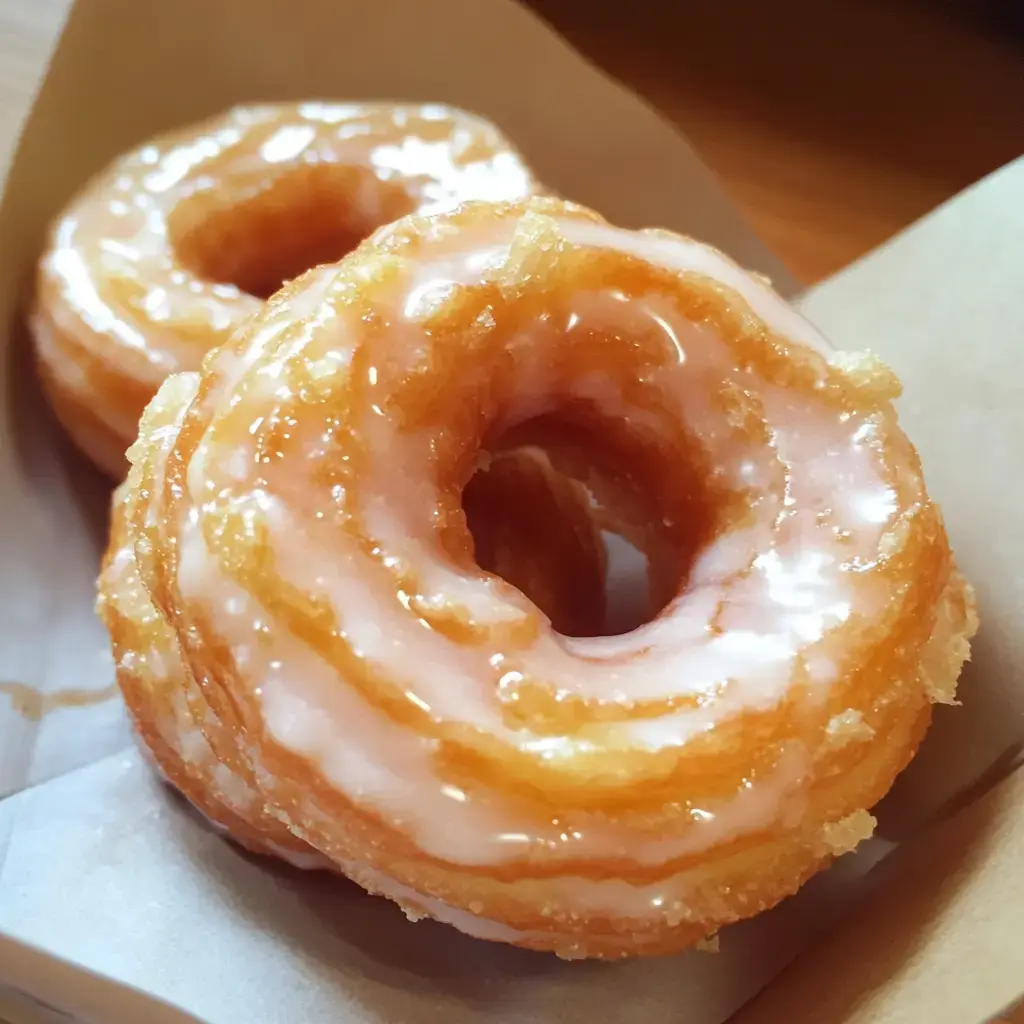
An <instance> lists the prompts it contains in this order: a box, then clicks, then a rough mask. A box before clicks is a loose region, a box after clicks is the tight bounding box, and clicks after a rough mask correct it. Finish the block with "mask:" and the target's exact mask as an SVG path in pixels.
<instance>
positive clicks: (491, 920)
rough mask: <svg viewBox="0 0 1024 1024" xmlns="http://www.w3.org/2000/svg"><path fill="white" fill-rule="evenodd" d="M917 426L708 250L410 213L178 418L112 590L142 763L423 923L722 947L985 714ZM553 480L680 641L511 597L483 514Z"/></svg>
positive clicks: (250, 834) (249, 835)
mask: <svg viewBox="0 0 1024 1024" xmlns="http://www.w3.org/2000/svg"><path fill="white" fill-rule="evenodd" d="M898 391H899V386H898V382H897V380H896V379H895V377H894V376H893V374H892V373H891V371H889V370H888V369H887V368H886V367H884V366H883V365H882V364H881V363H880V362H878V361H877V360H876V359H874V358H873V357H870V356H867V355H850V354H843V353H837V352H835V351H833V350H832V349H831V348H830V347H829V346H828V344H827V343H826V342H825V341H824V339H822V338H821V337H820V335H819V334H818V333H817V331H816V330H815V329H814V328H813V327H812V326H811V325H810V324H809V323H807V322H806V321H805V320H803V319H802V318H801V317H799V316H798V315H797V314H796V313H795V312H794V311H793V310H792V309H791V308H790V307H789V306H787V305H786V304H785V303H784V302H783V301H782V300H781V299H780V298H779V297H778V296H777V295H776V294H775V293H774V292H773V291H772V290H771V288H770V287H769V285H768V284H767V283H766V282H764V281H763V280H761V279H759V278H757V277H753V276H750V275H747V274H745V273H744V272H743V271H741V270H740V269H739V268H738V267H736V266H735V265H734V264H733V263H732V262H730V261H729V260H728V259H727V258H726V257H724V256H722V255H721V254H720V253H718V252H716V251H715V250H713V249H711V248H709V247H707V246H705V245H702V244H700V243H698V242H695V241H692V240H690V239H687V238H683V237H680V236H676V235H672V234H669V233H667V232H663V231H639V232H633V231H626V230H623V229H619V228H615V227H613V226H611V225H609V224H607V223H606V222H605V221H603V220H602V219H601V218H600V217H598V216H597V215H596V214H593V213H591V212H589V211H587V210H585V209H582V208H580V207H578V206H574V205H571V204H567V203H562V202H559V201H555V200H550V199H531V200H528V201H524V202H519V203H512V204H499V205H493V204H485V203H470V204H467V205H465V206H463V207H461V208H459V209H458V210H456V211H455V212H451V213H447V214H443V215H440V216H436V217H432V218H424V217H416V216H412V217H407V218H404V219H402V220H400V221H398V222H397V223H396V224H394V225H391V226H389V227H386V228H383V229H381V230H379V231H377V232H376V233H375V234H374V235H373V236H372V237H371V238H370V239H369V240H368V241H367V242H365V243H364V244H363V245H362V246H360V248H359V249H358V250H357V251H356V252H355V253H354V254H353V255H351V256H350V257H348V258H347V259H345V260H343V261H342V262H341V263H339V264H337V265H333V266H325V267H321V268H318V269H316V270H313V271H310V272H309V273H307V274H305V275H304V276H302V277H301V278H299V279H298V280H296V281H295V282H293V283H292V284H291V285H289V286H288V287H286V288H285V289H284V290H282V291H281V292H279V293H278V294H276V295H275V296H273V297H272V298H271V299H270V301H269V302H268V304H267V305H266V307H265V308H264V309H263V310H262V311H261V312H260V313H259V314H258V315H256V316H255V317H254V318H253V319H252V320H251V321H250V322H249V323H248V325H247V326H246V327H245V329H244V330H242V331H240V332H239V333H238V334H237V335H236V336H235V338H234V339H233V340H232V342H231V343H230V344H228V345H226V346H225V347H223V348H222V349H220V350H218V351H217V352H216V353H215V354H214V355H213V356H212V357H211V358H210V360H208V362H207V363H206V365H205V366H204V369H203V372H202V373H201V374H196V373H186V374H179V375H175V376H173V377H171V378H170V379H169V380H168V381H167V382H166V383H165V384H164V386H163V387H162V388H161V390H160V392H159V394H158V395H157V397H156V399H155V400H154V401H153V403H152V404H151V405H150V406H149V408H148V410H147V412H146V415H145V417H144V419H143V422H142V427H141V433H140V437H139V440H138V442H137V443H136V444H135V446H134V447H133V448H132V450H131V452H130V457H131V461H132V464H133V465H132V470H131V473H130V475H129V477H128V480H127V481H126V483H125V484H124V485H123V486H122V487H121V489H120V491H119V493H118V498H117V501H116V507H115V523H114V534H113V538H112V542H111V548H110V551H109V554H108V559H107V563H106V566H105V569H104V574H103V577H102V579H101V585H100V590H101V598H100V610H101V612H102V614H103V616H104V618H105V621H106V622H107V625H108V627H109V629H110V632H111V636H112V639H113V644H114V650H115V655H116V659H117V664H118V678H119V681H120V683H121V686H122V688H123V690H124V692H125V695H126V699H127V702H128V704H129V707H130V709H131V711H132V714H133V716H134V718H135V720H136V724H137V725H138V727H139V730H140V733H141V735H142V738H143V740H144V742H145V743H146V744H147V745H148V746H149V748H150V749H151V751H152V752H153V754H154V756H155V758H156V760H157V761H158V762H159V763H160V765H161V767H162V769H163V771H164V772H165V773H166V774H167V775H168V777H169V778H170V779H171V780H172V781H173V782H175V784H177V785H179V786H180V787H181V788H182V789H183V791H185V793H186V794H187V795H189V796H190V797H191V798H192V799H193V800H194V801H195V802H197V803H198V804H199V805H200V807H201V808H202V809H203V810H204V811H205V812H206V813H207V814H208V815H209V816H210V817H211V818H213V819H214V820H215V821H218V822H220V823H221V824H222V825H224V826H225V827H226V828H228V830H229V831H230V832H232V834H234V835H236V836H237V837H239V838H240V840H241V841H243V842H246V843H247V844H248V845H250V846H252V847H253V848H255V849H262V850H264V851H266V850H281V849H283V850H285V852H286V854H289V855H292V856H300V855H309V854H311V855H313V856H314V857H315V858H316V860H315V862H316V863H327V864H330V865H331V866H333V867H334V868H335V869H336V870H340V871H343V872H345V873H346V874H348V875H350V876H351V877H352V878H354V879H355V880H356V881H357V882H359V883H360V884H362V885H364V886H365V887H366V888H368V889H370V890H371V891H374V892H380V893H383V894H384V895H386V896H389V897H390V898H392V899H395V900H396V901H398V902H399V903H401V904H402V905H403V906H404V907H405V908H406V910H407V912H408V913H409V914H410V916H414V917H415V916H431V917H435V918H438V919H440V920H444V921H448V922H449V923H451V924H454V925H455V926H456V927H459V928H461V929H463V930H464V931H466V932H468V933H470V934H474V935H479V936H482V937H485V938H493V939H498V940H501V941H508V942H514V943H517V944H520V945H525V946H530V947H533V948H538V949H549V950H554V951H556V952H558V953H559V954H560V955H562V956H567V957H578V956H602V957H615V956H623V955H630V954H637V953H660V952H667V951H671V950H676V949H681V948H685V947H687V946H691V945H693V944H695V943H697V942H698V941H700V940H702V939H703V938H704V937H706V936H709V935H713V934H714V933H715V932H716V931H717V930H718V928H720V927H721V926H723V925H725V924H728V923H730V922H732V921H735V920H738V919H740V918H744V917H749V916H751V915H753V914H756V913H758V912H760V911H761V910H763V909H765V908H767V907H769V906H771V905H773V904H774V903H776V902H778V901H779V900H780V899H782V898H784V897H785V896H787V895H789V894H791V893H793V892H794V891H795V890H796V889H797V888H798V887H799V886H800V885H801V884H802V883H803V882H804V881H805V880H806V879H807V878H808V877H809V876H810V875H812V874H813V873H814V872H815V871H817V870H819V869H820V868H821V867H823V866H824V865H826V864H827V863H828V862H829V861H830V859H831V858H832V857H834V856H836V855H837V854H839V853H842V852H845V851H846V850H848V849H852V848H853V847H854V846H856V844H857V842H859V841H860V840H861V839H863V838H865V837H866V836H867V835H869V834H870V832H871V828H872V819H871V816H870V814H869V813H868V809H869V808H870V807H871V806H872V805H873V804H874V803H875V802H877V801H878V800H879V799H880V798H881V797H882V796H883V795H884V793H885V792H886V791H887V790H888V788H889V786H890V785H891V783H892V781H893V779H894V778H895V776H896V774H897V773H898V772H899V771H900V770H901V769H902V768H903V766H904V765H905V764H906V763H907V761H908V760H909V759H910V758H911V757H912V756H913V753H914V751H915V749H916V747H917V745H918V743H919V742H920V739H921V737H922V736H923V734H924V732H925V730H926V728H927V725H928V722H929V719H930V713H931V704H932V702H933V701H936V700H946V701H949V700H952V699H953V692H954V688H955V683H956V679H957V676H958V674H959V671H960V667H961V665H962V663H963V662H964V660H965V659H966V658H967V656H968V652H969V645H968V640H969V637H970V635H971V634H972V633H973V631H974V629H975V626H976V620H975V616H974V611H973V599H972V595H971V591H970V588H969V587H968V586H967V584H966V583H965V582H964V581H963V579H962V577H961V576H960V575H959V573H958V572H957V570H956V566H955V563H954V560H953V556H952V554H951V552H950V549H949V545H948V542H947V539H946V535H945V532H944V529H943V525H942V520H941V516H940V513H939V510H938V508H937V507H936V506H935V504H934V503H933V502H932V501H931V500H930V499H929V497H928V494H927V491H926V488H925V485H924V481H923V479H922V476H921V471H920V466H919V462H918V459H917V455H916V453H915V451H914V449H913V447H912V445H911V444H910V442H909V441H908V440H907V438H906V437H905V435H904V434H903V433H902V431H901V430H900V428H899V426H898V423H897V420H896V415H895V412H894V409H893V406H892V399H893V398H894V397H895V396H896V395H897V394H898ZM531 451H532V452H541V453H542V456H541V457H540V458H541V462H542V464H543V467H544V468H543V471H540V470H537V465H540V464H531V465H532V466H533V468H526V469H524V468H523V467H522V466H520V469H519V470H517V472H518V471H522V472H523V473H524V478H526V477H529V478H530V479H542V480H548V483H547V484H545V485H544V486H543V487H541V488H540V489H539V490H538V491H537V494H538V499H537V500H538V501H541V500H543V501H548V500H552V501H556V503H557V502H562V503H563V504H562V506H561V507H562V508H563V509H566V510H568V511H565V512H564V513H560V514H564V515H565V516H566V517H568V518H569V519H570V520H572V517H574V516H576V515H577V513H578V511H579V509H585V510H589V513H588V514H589V515H590V516H591V517H592V521H593V522H594V523H597V524H599V526H600V528H601V530H604V531H612V532H615V533H618V534H619V535H621V536H622V537H625V538H627V539H628V540H629V542H630V543H631V544H633V545H634V546H635V547H636V548H637V549H638V550H639V551H640V552H641V553H643V554H644V555H645V556H646V558H647V561H648V563H649V567H650V572H649V594H648V605H649V609H650V613H651V615H652V617H651V618H650V621H647V622H645V623H644V624H642V625H640V626H638V627H637V628H633V629H630V630H629V631H628V632H624V633H621V634H619V635H585V634H587V633H591V634H600V632H601V631H600V630H596V629H591V630H586V629H582V628H581V629H579V630H576V631H575V632H576V633H577V634H578V635H567V633H566V632H562V631H559V630H557V629H555V628H554V627H553V626H552V619H551V616H550V615H549V614H546V613H545V612H543V611H542V610H541V609H540V608H538V606H537V604H536V603H535V602H534V601H532V600H531V599H530V597H529V596H528V595H527V593H524V590H521V589H518V588H517V587H515V586H513V585H512V584H511V583H509V582H508V581H507V580H506V579H504V578H502V577H501V576H498V575H496V574H495V573H493V572H488V571H486V570H484V569H482V568H481V567H480V565H479V564H478V562H477V561H476V559H475V553H476V548H477V546H478V544H477V541H476V539H475V537H474V535H473V533H472V532H471V530H470V528H469V526H468V525H467V514H466V510H465V509H464V507H463V495H464V493H466V492H467V490H468V488H469V487H471V486H472V481H473V480H475V479H478V475H479V473H480V472H481V471H482V464H483V470H484V471H486V467H488V466H490V465H492V464H494V463H495V462H500V461H501V460H502V459H503V458H511V457H514V458H520V457H521V453H523V452H531ZM535 470H536V472H535ZM549 470H550V472H551V473H553V474H554V476H550V474H549V472H548V471H549ZM552 481H561V483H555V482H552ZM566 481H568V482H569V483H568V484H566V483H565V482H566ZM570 485H571V486H570ZM566 488H568V489H566ZM573 488H575V490H573ZM556 491H557V494H558V497H557V499H555V498H552V494H553V493H555V492H556ZM570 492H571V493H572V494H576V495H579V494H585V495H586V500H585V501H576V499H573V498H572V497H571V494H570ZM573 510H576V511H573ZM584 518H585V517H584ZM573 521H575V522H577V523H579V522H580V521H579V520H578V519H577V520H573ZM572 536H573V537H575V538H576V539H577V543H578V547H577V548H576V549H575V554H574V555H573V557H575V558H577V562H576V563H575V564H577V565H578V566H579V567H580V568H579V569H578V571H579V572H581V573H584V574H587V573H591V572H594V571H599V572H603V571H605V568H606V567H605V566H604V565H603V564H602V563H599V562H598V561H597V560H596V559H597V558H598V557H599V556H597V555H594V556H593V558H592V557H591V555H590V554H589V552H592V551H593V550H594V549H593V548H592V547H591V545H590V541H589V540H588V539H587V538H588V536H590V535H589V534H588V533H587V528H586V527H585V526H582V525H581V526H578V528H574V529H573V531H572ZM560 547H564V545H563V546H560ZM513 549H514V545H513ZM510 550H512V549H510ZM585 578H587V579H589V578H590V577H589V576H587V577H585ZM522 585H523V587H524V588H527V587H528V586H530V584H527V583H523V584H522ZM606 611H607V610H606V609H602V608H596V607H595V608H591V609H589V610H588V611H585V612H583V613H581V614H582V619H581V621H583V622H584V624H585V620H586V619H587V616H591V617H593V616H600V615H604V614H606ZM605 632H606V633H607V630H606V631H605ZM579 634H583V635H579Z"/></svg>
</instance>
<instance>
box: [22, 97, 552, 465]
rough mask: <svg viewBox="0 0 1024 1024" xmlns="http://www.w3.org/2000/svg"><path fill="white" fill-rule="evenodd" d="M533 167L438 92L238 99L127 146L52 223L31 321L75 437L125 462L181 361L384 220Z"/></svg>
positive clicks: (505, 190) (47, 377)
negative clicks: (404, 98)
mask: <svg viewBox="0 0 1024 1024" xmlns="http://www.w3.org/2000/svg"><path fill="white" fill-rule="evenodd" d="M535 190H536V185H535V183H534V181H533V179H532V176H531V174H530V172H529V170H528V169H527V168H526V166H525V164H524V163H523V162H522V160H521V159H520V157H519V156H518V154H517V153H516V152H515V150H514V148H513V147H512V145H511V144H510V143H509V142H508V141H507V140H506V139H505V138H504V137H503V136H502V135H501V133H500V132H499V131H498V130H497V129H496V128H495V127H494V126H493V125H491V124H490V123H489V122H487V121H484V120H482V119H481V118H478V117H475V116H473V115H471V114H468V113H465V112H463V111H461V110H456V109H454V108H451V107H446V106H442V105H440V104H394V103H328V102H312V101H310V102H302V103H290V104H266V105H259V106H243V107H237V108H234V109H232V110H229V111H228V112H227V113H225V114H222V115H220V116H217V117H214V118H211V119H210V120H207V121H204V122H202V123H201V124H198V125H194V126H190V127H188V128H184V129H179V130H175V131H172V132H169V133H167V134H165V135H162V136H159V137H157V138H154V139H152V140H150V141H149V142H147V143H146V144H145V145H143V146H141V147H140V148H138V149H136V150H134V151H133V152H131V153H127V154H125V155H123V156H121V157H119V158H118V159H117V160H115V161H114V162H113V163H112V164H111V165H110V166H109V167H108V168H107V169H106V170H105V171H103V172H102V173H101V174H99V175H98V176H97V177H96V178H95V179H94V180H93V181H92V182H90V183H89V184H88V185H87V186H86V187H85V188H84V189H83V190H82V192H81V193H80V194H79V195H78V196H76V197H75V198H74V199H73V200H72V202H71V203H70V205H69V206H68V207H67V209H66V210H65V211H64V212H63V213H62V215H61V216H60V217H59V218H58V219H57V220H56V222H55V223H54V225H53V227H52V229H51V232H50V237H49V242H48V245H47V249H46V252H45V253H44V255H43V257H42V260H41V262H40V268H39V273H38V282H37V296H36V304H35V309H34V312H33V314H32V317H31V326H32V331H33V335H34V338H35V343H36V348H37V351H38V354H39V360H40V369H41V372H42V375H43V379H44V383H45V385H46V388H47V392H48V394H49V396H50V399H51V402H52V404H53V405H54V409H55V411H56V413H57V415H58V417H59V418H60V419H61V420H62V421H63V422H64V424H65V426H66V428H67V429H68V431H69V433H70V434H71V436H72V438H73V440H75V442H76V443H77V444H78V445H79V447H81V448H82V449H83V451H84V452H85V453H86V454H87V455H89V456H90V458H92V459H93V460H94V461H96V462H97V463H98V464H99V465H100V466H101V468H103V469H105V470H106V471H107V472H109V473H111V474H112V475H114V476H115V477H116V478H118V479H120V478H121V477H122V476H123V475H124V472H125V471H126V469H127V465H126V463H125V460H124V451H125V449H126V448H127V447H128V445H129V444H130V443H131V442H132V441H133V440H134V439H135V436H136V434H137V432H138V421H139V416H140V415H141V413H142V410H143V408H144V407H145V405H146V403H147V402H148V401H149V400H150V399H151V398H152V397H153V395H154V394H155V392H156V389H157V388H158V387H159V385H160V383H161V381H163V379H164V377H166V376H167V375H168V374H169V373H175V372H179V371H182V370H198V369H199V367H200V364H201V362H202V360H203V357H204V356H205V355H206V353H207V352H208V351H209V350H210V349H211V348H214V347H215V346H216V345H219V344H221V343H223V342H224V341H226V340H227V338H228V337H229V336H230V335H231V333H232V332H233V331H234V330H235V329H236V328H237V327H238V326H239V325H240V324H242V323H243V322H244V321H245V320H246V319H247V318H248V317H249V316H251V315H253V314H254V313H255V312H256V311H257V310H258V309H259V308H260V305H261V302H262V300H263V299H264V298H266V297H267V296H268V295H270V294H271V293H272V292H274V291H276V290H277V289H278V288H279V287H280V286H281V285H282V284H283V283H284V282H285V281H287V280H290V279H291V278H293V277H296V276H298V275H299V274H300V273H302V272H303V271H305V270H307V269H309V268H310V267H313V266H316V265H318V264H321V263H331V262H334V261H336V260H338V259H340V258H341V257H342V256H344V255H345V254H346V253H347V252H349V251H351V250H352V249H354V248H355V247H356V245H358V244H359V242H361V241H362V240H363V239H364V238H365V237H366V236H367V235H369V234H370V233H371V232H373V231H374V230H375V229H376V228H378V227H380V226H381V225H382V224H386V223H388V222H390V221H392V220H394V219H396V218H397V217H400V216H402V215H404V214H408V213H413V212H419V213H424V214H427V213H436V212H438V211H440V210H444V209H447V208H449V207H452V206H454V205H456V204H457V203H459V202H462V201H465V200H495V201H497V200H514V199H519V198H522V197H524V196H527V195H530V194H531V193H532V192H534V191H535Z"/></svg>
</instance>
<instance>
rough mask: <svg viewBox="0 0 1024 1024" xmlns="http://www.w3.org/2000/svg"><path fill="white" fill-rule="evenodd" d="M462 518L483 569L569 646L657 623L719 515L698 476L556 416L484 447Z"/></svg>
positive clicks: (598, 428) (618, 436) (625, 436)
mask: <svg viewBox="0 0 1024 1024" xmlns="http://www.w3.org/2000/svg"><path fill="white" fill-rule="evenodd" d="M666 481H673V482H674V483H679V482H680V481H682V484H683V485H682V487H676V488H673V487H671V486H665V484H666ZM462 507H463V511H464V513H465V517H466V525H467V527H468V529H469V532H470V534H471V535H472V538H473V545H474V554H475V559H476V563H477V564H478V565H479V566H480V568H482V569H484V570H485V571H486V572H489V573H493V574H494V575H497V576H501V577H502V578H503V579H505V580H506V581H507V582H509V583H511V584H512V585H513V586H516V587H517V588H518V589H519V590H520V591H522V592H523V593H524V594H525V595H526V597H528V598H529V599H530V600H531V601H533V603H534V604H536V605H537V607H538V608H540V610H541V611H543V612H544V613H545V614H546V615H547V616H548V618H549V619H550V621H551V625H552V627H553V628H554V629H555V631H556V632H558V633H561V634H562V635H564V636H570V637H593V636H616V635H621V634H624V633H628V632H631V631H632V630H634V629H636V628H638V627H639V626H642V625H644V624H645V623H647V622H650V621H651V620H652V619H654V618H655V617H656V616H657V615H658V614H659V613H660V612H661V611H662V610H663V609H664V608H665V607H666V606H667V605H668V604H669V602H671V601H672V600H673V599H674V598H675V597H676V595H677V594H679V593H680V592H681V591H682V590H683V589H684V588H685V586H686V582H687V578H688V575H689V572H690V569H691V568H692V565H693V563H694V560H695V558H696V555H697V553H698V552H699V550H700V549H701V548H702V547H703V546H704V544H705V543H706V541H707V540H708V539H709V538H710V537H712V536H713V535H714V532H715V529H716V519H717V514H718V513H717V510H716V507H715V502H714V501H713V500H712V497H711V495H710V494H709V493H708V492H707V490H706V489H705V488H704V486H703V485H702V483H701V474H700V471H699V470H697V471H696V472H693V473H689V472H688V471H687V469H686V468H685V467H684V469H683V470H682V471H680V468H679V467H678V466H673V465H669V464H668V463H667V462H666V461H664V460H663V459H662V458H659V457H656V456H653V455H652V451H651V449H650V446H645V445H643V444H641V443H637V441H636V439H635V438H633V437H631V435H630V433H629V431H628V429H627V430H620V431H618V432H616V433H609V431H608V430H607V428H606V426H605V425H602V424H600V423H593V422H590V423H588V422H581V418H580V417H579V416H577V417H575V418H573V417H563V416H559V415H555V416H552V415H545V416H541V417H537V418H536V419H533V420H531V421H529V422H527V423H523V424H520V425H518V426H517V427H516V428H515V429H514V430H511V431H507V432H505V433H503V434H502V435H500V436H497V437H493V438H490V439H488V440H487V442H486V444H485V446H484V448H483V450H482V452H481V455H480V456H479V457H478V459H477V469H476V471H475V472H474V473H473V475H472V477H471V478H470V480H469V482H468V483H467V484H466V486H465V488H464V490H463V493H462Z"/></svg>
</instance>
